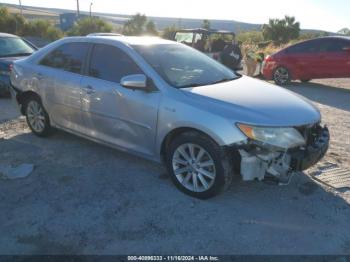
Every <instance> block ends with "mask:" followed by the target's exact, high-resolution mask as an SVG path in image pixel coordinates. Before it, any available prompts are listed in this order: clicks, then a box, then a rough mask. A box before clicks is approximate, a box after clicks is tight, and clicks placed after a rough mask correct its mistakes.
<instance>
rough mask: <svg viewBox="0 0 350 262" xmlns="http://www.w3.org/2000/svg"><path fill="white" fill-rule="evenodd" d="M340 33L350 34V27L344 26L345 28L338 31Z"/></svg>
mask: <svg viewBox="0 0 350 262" xmlns="http://www.w3.org/2000/svg"><path fill="white" fill-rule="evenodd" d="M338 34H342V35H348V36H350V29H349V28H343V29H341V30H339V31H338Z"/></svg>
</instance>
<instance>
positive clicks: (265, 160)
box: [238, 124, 330, 184]
mask: <svg viewBox="0 0 350 262" xmlns="http://www.w3.org/2000/svg"><path fill="white" fill-rule="evenodd" d="M300 132H302V134H303V135H304V137H305V140H306V145H305V146H300V147H297V148H291V149H286V150H281V149H276V148H273V147H269V146H266V145H261V144H258V143H256V142H254V141H249V142H248V143H247V144H245V145H242V146H240V147H239V149H238V151H239V153H240V156H241V166H240V173H241V175H242V179H243V180H244V181H251V180H260V181H261V180H268V181H274V182H276V183H280V184H286V183H288V182H289V179H290V177H291V175H292V174H293V173H295V172H299V171H303V170H305V169H308V168H309V167H311V166H313V165H314V164H316V163H317V162H318V161H319V160H320V159H321V158H322V157H323V156H324V155H325V154H326V152H327V149H328V146H329V139H330V135H329V131H328V128H327V127H326V126H325V127H321V126H320V125H319V124H317V125H314V126H312V127H310V128H303V129H302V130H300Z"/></svg>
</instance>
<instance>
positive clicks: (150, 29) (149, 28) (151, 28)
mask: <svg viewBox="0 0 350 262" xmlns="http://www.w3.org/2000/svg"><path fill="white" fill-rule="evenodd" d="M146 33H147V34H150V35H158V31H157V28H156V25H155V23H154V22H153V21H148V22H147V24H146Z"/></svg>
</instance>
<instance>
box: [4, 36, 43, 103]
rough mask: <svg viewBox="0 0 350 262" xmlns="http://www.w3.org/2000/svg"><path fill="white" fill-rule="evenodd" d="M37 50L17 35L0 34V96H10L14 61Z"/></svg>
mask: <svg viewBox="0 0 350 262" xmlns="http://www.w3.org/2000/svg"><path fill="white" fill-rule="evenodd" d="M36 49H37V48H36V47H35V46H34V45H33V44H31V43H30V42H28V41H26V40H25V39H23V38H20V37H18V36H15V35H11V34H5V33H0V96H1V95H5V94H9V85H10V71H11V66H12V63H13V61H15V60H17V59H20V58H23V57H25V56H29V55H31V54H32V53H33V52H34V51H35V50H36Z"/></svg>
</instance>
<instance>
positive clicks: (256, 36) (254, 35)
mask: <svg viewBox="0 0 350 262" xmlns="http://www.w3.org/2000/svg"><path fill="white" fill-rule="evenodd" d="M236 39H237V41H239V42H242V43H249V44H257V43H261V42H263V41H264V37H263V35H262V33H261V32H259V31H246V32H241V33H238V34H237V36H236Z"/></svg>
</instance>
